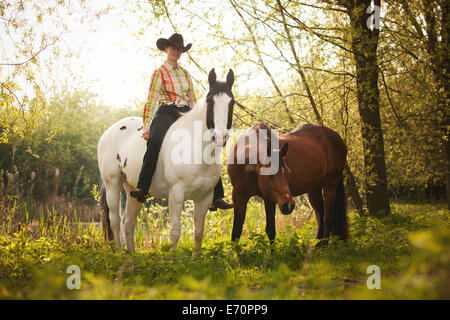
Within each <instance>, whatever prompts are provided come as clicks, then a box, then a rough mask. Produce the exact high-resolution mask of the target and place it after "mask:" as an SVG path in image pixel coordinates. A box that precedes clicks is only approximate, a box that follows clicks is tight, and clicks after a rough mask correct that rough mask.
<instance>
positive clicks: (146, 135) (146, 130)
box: [142, 128, 150, 140]
mask: <svg viewBox="0 0 450 320" xmlns="http://www.w3.org/2000/svg"><path fill="white" fill-rule="evenodd" d="M149 134H150V130H149V129H148V128H144V132H143V133H142V137H143V138H144V139H145V140H148V136H149Z"/></svg>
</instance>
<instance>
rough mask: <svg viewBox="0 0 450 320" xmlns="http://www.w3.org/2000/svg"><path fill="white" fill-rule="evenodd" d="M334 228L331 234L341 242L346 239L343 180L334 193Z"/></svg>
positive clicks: (345, 206) (346, 224) (345, 208)
mask: <svg viewBox="0 0 450 320" xmlns="http://www.w3.org/2000/svg"><path fill="white" fill-rule="evenodd" d="M333 220H334V226H333V234H334V235H337V236H339V238H340V239H341V240H344V241H346V240H347V239H348V221H347V204H346V201H345V190H344V180H343V179H341V181H340V183H339V186H338V188H337V191H336V200H335V203H334V219H333Z"/></svg>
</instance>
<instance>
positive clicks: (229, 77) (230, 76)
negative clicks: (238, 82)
mask: <svg viewBox="0 0 450 320" xmlns="http://www.w3.org/2000/svg"><path fill="white" fill-rule="evenodd" d="M233 83H234V72H233V70H231V69H230V71H228V74H227V85H228V86H229V87H230V88H231V87H232V86H233Z"/></svg>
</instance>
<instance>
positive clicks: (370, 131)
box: [348, 0, 391, 217]
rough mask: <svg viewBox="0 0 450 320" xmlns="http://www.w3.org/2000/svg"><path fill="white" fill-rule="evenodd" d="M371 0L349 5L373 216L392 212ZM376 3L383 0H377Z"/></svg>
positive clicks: (365, 162) (367, 192)
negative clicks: (370, 20)
mask: <svg viewBox="0 0 450 320" xmlns="http://www.w3.org/2000/svg"><path fill="white" fill-rule="evenodd" d="M370 3H371V1H370V0H364V1H355V2H353V3H352V5H350V6H349V7H348V9H349V10H348V13H349V15H350V24H351V32H352V49H353V55H354V58H355V61H356V82H357V97H358V107H359V115H360V119H361V135H362V139H363V141H362V142H363V150H364V171H365V184H366V199H367V209H368V213H369V215H370V216H376V217H381V216H384V215H387V214H390V212H391V210H390V205H389V195H388V189H387V177H386V162H385V152H384V141H383V131H382V127H381V119H380V92H379V89H378V71H379V70H378V64H377V47H378V37H379V30H378V29H376V28H373V30H370V29H369V28H368V26H367V21H368V19H369V18H370V17H371V12H370V11H369V13H367V8H368V7H369V6H370ZM375 4H376V5H379V4H380V1H375Z"/></svg>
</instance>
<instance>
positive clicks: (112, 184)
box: [104, 178, 122, 248]
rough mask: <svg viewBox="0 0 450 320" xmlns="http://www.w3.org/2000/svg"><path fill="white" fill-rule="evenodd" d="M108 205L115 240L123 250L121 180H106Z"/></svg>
mask: <svg viewBox="0 0 450 320" xmlns="http://www.w3.org/2000/svg"><path fill="white" fill-rule="evenodd" d="M104 182H105V188H106V203H107V204H108V208H109V222H110V224H111V230H112V232H113V235H114V240H115V241H116V245H117V247H118V248H121V247H122V245H121V241H120V192H121V191H122V181H121V179H119V178H115V179H105V181H104Z"/></svg>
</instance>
